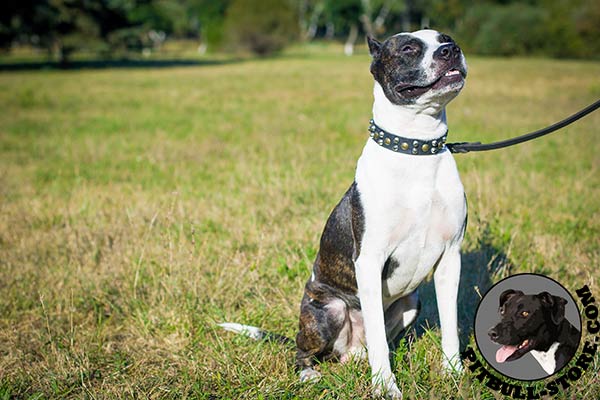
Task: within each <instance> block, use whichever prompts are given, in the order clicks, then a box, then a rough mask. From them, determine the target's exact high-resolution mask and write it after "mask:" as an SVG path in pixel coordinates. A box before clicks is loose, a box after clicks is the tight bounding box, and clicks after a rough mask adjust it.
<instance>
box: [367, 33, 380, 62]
mask: <svg viewBox="0 0 600 400" xmlns="http://www.w3.org/2000/svg"><path fill="white" fill-rule="evenodd" d="M367 43H368V44H369V53H371V57H373V58H377V57H379V54H380V53H381V42H379V41H378V40H377V39H375V38H373V37H371V36H367Z"/></svg>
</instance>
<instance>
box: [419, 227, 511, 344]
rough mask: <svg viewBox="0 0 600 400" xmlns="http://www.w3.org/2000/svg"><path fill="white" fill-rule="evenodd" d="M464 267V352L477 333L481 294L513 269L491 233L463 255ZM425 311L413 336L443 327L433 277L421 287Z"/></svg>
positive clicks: (461, 312)
mask: <svg viewBox="0 0 600 400" xmlns="http://www.w3.org/2000/svg"><path fill="white" fill-rule="evenodd" d="M461 259H462V267H461V268H462V270H461V276H460V286H459V289H458V330H459V338H460V349H461V351H462V350H463V349H464V348H465V347H466V346H467V345H468V344H469V338H470V336H471V334H472V333H473V326H474V320H475V313H476V311H477V306H478V304H479V301H480V299H481V298H480V296H483V295H485V293H486V292H487V291H488V289H489V288H490V287H492V285H493V280H492V278H493V277H494V276H504V275H505V272H506V269H509V268H510V261H509V260H508V257H507V256H506V254H505V253H504V252H503V251H502V250H500V249H497V248H495V247H494V246H492V245H491V240H490V238H489V233H488V234H484V235H483V239H482V240H481V241H480V243H479V246H478V247H477V249H476V250H474V251H469V252H464V253H463V254H462V257H461ZM419 297H420V299H421V313H420V314H419V317H418V318H417V320H416V322H415V324H414V325H413V329H411V330H410V331H409V333H408V334H409V335H410V336H413V337H414V336H415V335H416V337H417V338H419V337H421V336H423V334H424V333H425V331H426V330H427V329H433V328H439V326H440V325H439V324H440V320H439V315H438V311H437V302H436V298H435V287H434V283H433V279H431V280H430V281H429V282H425V283H424V284H422V285H421V286H420V287H419Z"/></svg>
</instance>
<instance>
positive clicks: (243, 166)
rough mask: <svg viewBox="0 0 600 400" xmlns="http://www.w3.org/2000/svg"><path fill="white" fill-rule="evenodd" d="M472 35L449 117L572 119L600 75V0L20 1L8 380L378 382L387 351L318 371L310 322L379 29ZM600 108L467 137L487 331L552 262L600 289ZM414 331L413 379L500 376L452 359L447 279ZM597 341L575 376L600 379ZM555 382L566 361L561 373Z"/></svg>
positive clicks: (469, 240)
mask: <svg viewBox="0 0 600 400" xmlns="http://www.w3.org/2000/svg"><path fill="white" fill-rule="evenodd" d="M422 26H429V27H431V28H433V29H437V30H440V31H444V32H446V33H449V34H451V35H452V36H453V37H454V38H455V39H456V40H457V42H458V43H459V45H461V47H462V48H463V50H464V51H465V53H466V57H467V61H468V64H469V76H468V78H467V84H466V87H465V89H464V90H463V93H462V94H461V95H460V96H459V97H458V98H457V99H456V100H454V101H453V102H452V103H451V104H450V105H449V107H448V116H449V126H450V136H449V139H450V141H483V142H491V141H494V140H499V139H503V138H507V137H509V136H513V135H516V134H520V133H523V132H527V131H531V130H534V129H537V128H540V127H543V126H546V125H549V124H551V123H553V122H555V121H557V120H559V119H562V118H564V117H566V116H567V115H569V114H571V113H573V112H575V111H577V110H579V109H581V108H583V107H584V106H586V105H588V104H590V103H592V102H593V101H595V100H597V99H598V98H599V97H600V78H599V77H600V62H599V61H598V54H599V51H600V36H599V35H600V33H599V32H600V3H598V2H597V1H588V0H574V1H561V0H554V1H550V0H539V1H538V0H532V1H524V2H523V1H521V2H517V1H477V2H466V1H460V0H456V1H437V0H431V1H423V2H419V1H375V0H371V1H368V0H361V1H352V0H343V1H308V0H301V1H292V0H289V1H286V0H279V1H278V0H265V1H256V0H232V1H203V0H190V1H137V0H106V1H84V0H79V1H72V0H47V1H35V0H25V1H4V2H2V3H1V4H0V47H2V51H1V52H0V106H1V107H2V113H0V398H173V399H175V398H211V399H216V398H277V399H280V398H311V399H313V398H340V399H345V398H369V397H370V388H369V382H370V379H369V378H368V375H369V370H368V366H367V363H366V362H362V363H357V364H346V365H339V364H323V365H322V366H321V370H322V371H323V372H324V374H323V379H322V380H321V381H320V382H319V383H317V384H315V385H302V384H300V383H299V382H298V379H297V375H296V373H295V371H294V369H293V362H294V361H293V360H294V351H293V349H292V348H290V347H286V346H282V345H280V344H275V343H268V344H264V343H256V342H253V341H251V340H248V339H246V338H243V337H240V336H234V335H231V334H229V333H226V332H223V331H221V330H219V329H218V328H217V327H216V324H217V323H218V322H222V321H236V322H242V323H248V324H252V325H257V326H261V327H264V328H267V329H269V330H272V331H275V332H279V333H282V334H285V335H288V336H290V337H293V336H294V335H295V333H296V329H297V313H298V308H299V300H300V298H301V295H302V288H303V285H304V283H305V281H306V279H307V278H308V277H309V275H310V270H311V266H312V261H313V260H314V257H315V255H316V252H317V251H318V241H319V236H320V233H321V230H322V228H323V225H324V223H325V221H326V218H327V216H328V215H329V213H330V211H331V209H332V208H333V207H334V206H335V204H336V203H337V201H338V200H339V199H340V198H341V196H342V195H343V193H344V192H345V190H346V189H347V187H348V186H349V185H350V183H351V182H352V179H353V173H354V168H355V164H356V160H357V158H358V156H359V155H360V151H361V149H362V146H363V145H364V142H365V141H366V140H367V131H366V129H367V127H368V120H369V118H370V116H371V114H370V112H371V111H370V108H371V104H372V94H371V93H372V78H371V76H370V74H369V56H368V53H367V50H366V46H365V45H364V42H365V35H367V34H370V35H373V36H375V37H377V38H380V39H383V38H385V37H386V36H387V35H390V34H393V33H395V32H398V31H405V30H415V29H419V28H421V27H422ZM598 126H600V115H598V113H594V114H592V115H590V116H588V117H586V118H585V119H583V120H581V121H579V122H577V123H576V124H574V125H571V126H569V127H568V128H565V129H564V130H562V131H560V132H558V133H555V134H553V135H551V136H549V137H546V138H544V139H539V140H537V141H534V142H530V143H527V144H522V145H519V146H516V147H512V148H511V149H507V150H499V151H496V152H486V153H477V154H467V155H456V156H455V158H456V160H457V164H458V168H459V171H460V173H461V176H462V180H463V183H464V185H465V189H466V193H467V197H468V201H469V225H468V228H467V233H466V238H465V243H464V249H463V277H462V280H461V288H460V290H461V292H460V293H461V295H460V296H461V299H460V300H461V301H460V307H459V318H460V332H461V341H462V345H463V347H464V346H466V345H467V344H469V343H471V344H472V343H473V340H472V319H473V315H474V313H475V308H476V306H477V303H478V301H479V298H480V296H481V295H482V294H483V293H485V291H486V290H487V289H488V288H489V287H490V286H491V285H492V284H493V283H494V282H496V281H498V280H499V279H501V278H503V277H506V276H508V275H510V274H515V273H521V272H534V273H541V274H546V275H548V276H550V277H552V278H554V279H556V280H558V281H559V282H561V283H562V284H563V285H564V286H565V287H566V288H567V289H568V290H570V291H571V292H574V290H575V289H576V288H579V287H581V286H583V285H585V284H588V285H589V286H590V288H591V289H592V291H593V292H594V293H595V294H596V298H598V296H600V294H599V293H600V285H599V284H598V279H599V278H600V273H599V272H598V271H599V270H598V266H599V264H600V263H599V261H600V243H599V241H598V234H599V232H600V217H599V201H598V199H599V198H600V197H599V195H600V178H599V176H600V174H599V168H598V167H599V160H600V158H599V157H598V154H599V152H600V145H599V144H598V142H599V141H598ZM421 295H422V300H423V310H422V314H421V317H420V318H419V320H418V321H417V323H416V324H415V328H414V330H413V331H412V333H411V334H410V335H409V336H408V337H407V338H406V340H405V341H403V342H402V343H401V345H400V347H399V349H398V350H397V351H396V353H395V354H394V358H395V361H396V362H395V366H394V372H395V374H396V376H397V378H398V381H399V385H400V387H401V389H402V390H403V391H404V393H405V396H407V397H408V398H431V399H438V398H456V397H460V398H475V399H490V398H495V397H498V396H497V395H494V394H492V393H491V392H490V391H489V390H488V389H486V388H485V386H484V385H482V384H480V383H479V382H477V381H476V380H475V379H474V377H473V376H472V375H469V374H465V375H464V376H461V377H447V376H444V375H443V374H442V373H441V369H440V359H441V352H440V345H439V340H440V337H439V327H438V321H437V311H436V305H435V296H434V292H433V285H432V284H431V282H426V283H425V284H424V285H423V287H422V288H421ZM599 371H600V362H599V361H598V358H596V360H595V362H594V364H593V365H591V366H590V369H589V370H588V371H587V372H586V373H585V374H584V376H583V377H582V378H581V379H580V380H579V381H577V382H574V383H573V386H572V387H571V388H570V389H569V391H568V392H566V393H562V394H561V395H559V396H558V398H564V399H567V398H578V399H579V398H582V399H597V398H598V397H600V388H599V385H598V378H597V377H598V372H599ZM534 385H538V387H539V386H541V385H543V382H539V383H537V384H534Z"/></svg>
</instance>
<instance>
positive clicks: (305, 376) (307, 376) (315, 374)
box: [300, 368, 321, 383]
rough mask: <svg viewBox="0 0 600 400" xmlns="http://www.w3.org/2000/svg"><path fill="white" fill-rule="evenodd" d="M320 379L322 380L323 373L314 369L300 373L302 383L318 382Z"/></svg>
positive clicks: (307, 369)
mask: <svg viewBox="0 0 600 400" xmlns="http://www.w3.org/2000/svg"><path fill="white" fill-rule="evenodd" d="M319 379H321V373H320V372H319V371H315V370H314V369H312V368H306V369H303V370H302V371H301V372H300V382H303V383H304V382H317V381H318V380H319Z"/></svg>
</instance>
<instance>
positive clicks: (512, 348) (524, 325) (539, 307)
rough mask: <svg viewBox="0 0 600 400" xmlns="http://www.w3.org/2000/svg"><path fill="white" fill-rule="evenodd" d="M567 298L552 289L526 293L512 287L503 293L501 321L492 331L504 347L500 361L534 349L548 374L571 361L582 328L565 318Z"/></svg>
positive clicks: (501, 350) (511, 359)
mask: <svg viewBox="0 0 600 400" xmlns="http://www.w3.org/2000/svg"><path fill="white" fill-rule="evenodd" d="M566 303H567V300H566V299H564V298H562V297H560V296H554V295H552V294H550V293H548V292H542V293H538V294H533V295H526V294H524V293H523V292H522V291H520V290H513V289H509V290H506V291H504V292H503V293H502V294H501V295H500V308H499V313H500V315H501V319H500V322H499V323H498V324H497V325H496V326H494V327H493V328H491V329H490V330H489V332H488V335H489V336H490V339H491V340H492V341H493V342H495V343H498V344H501V345H502V347H501V348H500V349H498V351H497V352H496V361H497V362H498V363H503V362H505V361H514V360H517V359H519V358H521V357H522V356H523V355H525V354H526V353H528V352H530V353H531V354H532V355H533V357H534V358H535V359H536V360H537V362H538V363H539V364H540V365H541V367H542V368H543V369H544V371H546V372H547V373H548V374H553V373H554V372H556V371H558V370H560V369H561V368H562V367H563V366H564V365H565V364H567V363H568V362H569V360H570V359H571V357H573V354H575V351H577V345H578V343H579V340H578V339H579V331H578V330H577V328H575V327H574V326H573V325H571V323H569V321H567V319H566V318H565V304H566Z"/></svg>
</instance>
